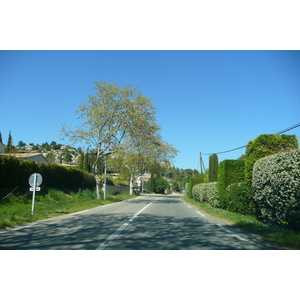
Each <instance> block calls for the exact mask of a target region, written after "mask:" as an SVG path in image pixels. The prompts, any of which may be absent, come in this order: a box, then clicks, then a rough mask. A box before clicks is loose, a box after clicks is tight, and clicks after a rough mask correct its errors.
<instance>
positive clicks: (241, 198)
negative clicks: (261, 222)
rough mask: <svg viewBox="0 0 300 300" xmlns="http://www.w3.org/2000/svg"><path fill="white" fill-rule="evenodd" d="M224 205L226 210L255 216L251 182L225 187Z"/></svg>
mask: <svg viewBox="0 0 300 300" xmlns="http://www.w3.org/2000/svg"><path fill="white" fill-rule="evenodd" d="M226 203H228V210H230V211H232V212H235V213H241V214H244V215H256V203H255V201H254V189H253V186H252V181H251V180H245V181H243V182H239V183H232V184H230V185H229V186H228V187H227V192H226Z"/></svg>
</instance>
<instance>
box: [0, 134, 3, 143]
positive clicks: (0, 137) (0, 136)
mask: <svg viewBox="0 0 300 300" xmlns="http://www.w3.org/2000/svg"><path fill="white" fill-rule="evenodd" d="M0 142H1V143H3V142H2V133H1V131H0Z"/></svg>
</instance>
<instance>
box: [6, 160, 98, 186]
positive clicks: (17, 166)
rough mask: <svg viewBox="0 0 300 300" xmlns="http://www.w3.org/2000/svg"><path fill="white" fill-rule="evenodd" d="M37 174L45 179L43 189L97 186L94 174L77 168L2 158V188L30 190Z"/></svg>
mask: <svg viewBox="0 0 300 300" xmlns="http://www.w3.org/2000/svg"><path fill="white" fill-rule="evenodd" d="M35 172H37V173H40V174H41V175H42V177H43V183H42V188H43V187H44V188H57V189H72V190H76V189H79V188H93V187H94V186H95V184H96V183H95V178H94V176H93V175H92V174H89V173H87V172H83V171H81V170H78V169H76V168H72V167H68V168H66V167H63V166H59V165H57V164H45V163H37V162H34V161H26V160H23V159H19V158H16V157H12V156H0V188H15V187H17V186H18V187H20V188H28V187H29V183H28V178H29V176H30V175H31V174H32V173H35Z"/></svg>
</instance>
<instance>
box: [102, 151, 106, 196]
mask: <svg viewBox="0 0 300 300" xmlns="http://www.w3.org/2000/svg"><path fill="white" fill-rule="evenodd" d="M103 198H104V200H106V155H104V189H103Z"/></svg>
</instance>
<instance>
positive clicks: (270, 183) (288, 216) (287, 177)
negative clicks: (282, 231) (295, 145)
mask: <svg viewBox="0 0 300 300" xmlns="http://www.w3.org/2000/svg"><path fill="white" fill-rule="evenodd" d="M252 184H253V187H254V192H255V196H254V199H255V201H256V203H257V206H258V209H259V211H260V214H261V217H262V219H263V220H264V221H265V222H267V223H269V224H275V225H283V224H284V225H290V226H292V227H295V228H300V149H296V150H290V151H285V152H280V153H277V154H274V155H270V156H266V157H264V158H261V159H259V160H258V161H257V162H256V163H255V164H254V167H253V177H252Z"/></svg>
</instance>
